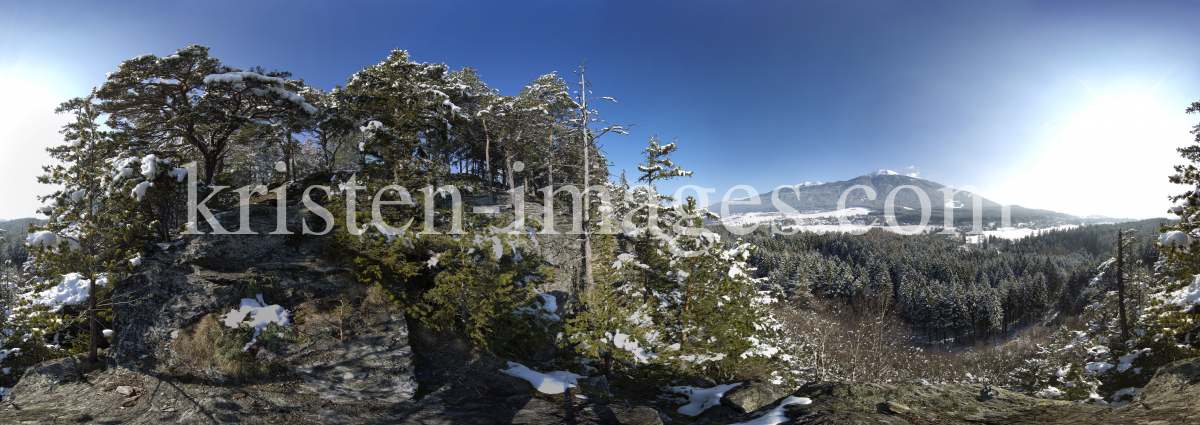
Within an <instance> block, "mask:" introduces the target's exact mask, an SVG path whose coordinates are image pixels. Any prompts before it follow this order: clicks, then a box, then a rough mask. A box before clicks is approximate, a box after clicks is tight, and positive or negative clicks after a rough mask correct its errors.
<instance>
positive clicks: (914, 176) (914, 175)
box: [905, 167, 920, 178]
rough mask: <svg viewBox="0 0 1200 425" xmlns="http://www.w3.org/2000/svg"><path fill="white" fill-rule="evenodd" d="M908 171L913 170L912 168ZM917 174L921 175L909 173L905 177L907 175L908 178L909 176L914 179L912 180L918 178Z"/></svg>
mask: <svg viewBox="0 0 1200 425" xmlns="http://www.w3.org/2000/svg"><path fill="white" fill-rule="evenodd" d="M908 169H912V167H908ZM917 174H920V173H908V174H905V175H906V176H909V177H912V178H917Z"/></svg>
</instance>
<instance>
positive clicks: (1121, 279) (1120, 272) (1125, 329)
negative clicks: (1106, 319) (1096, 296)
mask: <svg viewBox="0 0 1200 425" xmlns="http://www.w3.org/2000/svg"><path fill="white" fill-rule="evenodd" d="M1124 237H1125V235H1124V233H1123V232H1122V231H1120V230H1118V231H1117V305H1118V308H1119V311H1120V313H1121V341H1122V342H1124V341H1127V340H1129V321H1127V320H1126V319H1125V270H1124V268H1125V241H1124Z"/></svg>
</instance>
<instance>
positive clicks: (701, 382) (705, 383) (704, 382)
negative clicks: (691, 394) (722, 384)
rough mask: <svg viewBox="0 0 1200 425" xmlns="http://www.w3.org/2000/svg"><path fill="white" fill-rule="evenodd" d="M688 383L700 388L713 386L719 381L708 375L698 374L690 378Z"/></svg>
mask: <svg viewBox="0 0 1200 425" xmlns="http://www.w3.org/2000/svg"><path fill="white" fill-rule="evenodd" d="M688 385H691V386H693V387H699V388H712V387H715V386H717V381H714V380H712V378H709V377H707V376H701V375H696V376H693V377H692V378H691V379H689V380H688Z"/></svg>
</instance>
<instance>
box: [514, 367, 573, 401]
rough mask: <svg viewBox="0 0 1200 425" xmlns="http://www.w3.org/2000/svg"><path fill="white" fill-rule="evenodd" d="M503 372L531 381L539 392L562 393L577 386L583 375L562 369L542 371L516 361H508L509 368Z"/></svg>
mask: <svg viewBox="0 0 1200 425" xmlns="http://www.w3.org/2000/svg"><path fill="white" fill-rule="evenodd" d="M501 372H504V373H505V374H506V375H511V376H515V377H517V378H521V379H524V380H526V381H529V383H530V384H532V385H533V387H534V388H536V389H537V390H538V392H540V393H544V394H562V393H563V391H566V390H567V389H568V388H575V387H577V386H578V383H579V382H578V381H579V378H582V377H583V376H581V375H576V374H574V373H571V372H561V371H559V372H549V373H541V372H538V371H535V370H532V369H530V368H528V367H525V365H522V364H520V363H514V362H508V369H505V370H502V371H501Z"/></svg>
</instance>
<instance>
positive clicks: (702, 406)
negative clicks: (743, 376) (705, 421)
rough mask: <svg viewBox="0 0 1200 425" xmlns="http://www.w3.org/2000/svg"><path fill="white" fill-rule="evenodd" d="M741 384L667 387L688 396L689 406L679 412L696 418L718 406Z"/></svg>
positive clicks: (683, 407)
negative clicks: (729, 392)
mask: <svg viewBox="0 0 1200 425" xmlns="http://www.w3.org/2000/svg"><path fill="white" fill-rule="evenodd" d="M741 384H742V383H741V382H735V383H732V384H725V385H717V386H715V387H712V388H696V387H667V390H669V391H671V392H674V393H677V394H684V395H687V396H688V404H686V405H683V406H682V407H680V408H679V410H677V411H678V412H679V413H682V414H685V415H688V416H696V415H699V414H701V413H703V412H704V411H705V410H708V408H710V407H713V406H716V405H717V404H718V403H720V402H721V397H724V396H725V393H726V392H727V391H729V390H731V389H733V387H736V386H738V385H741Z"/></svg>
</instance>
